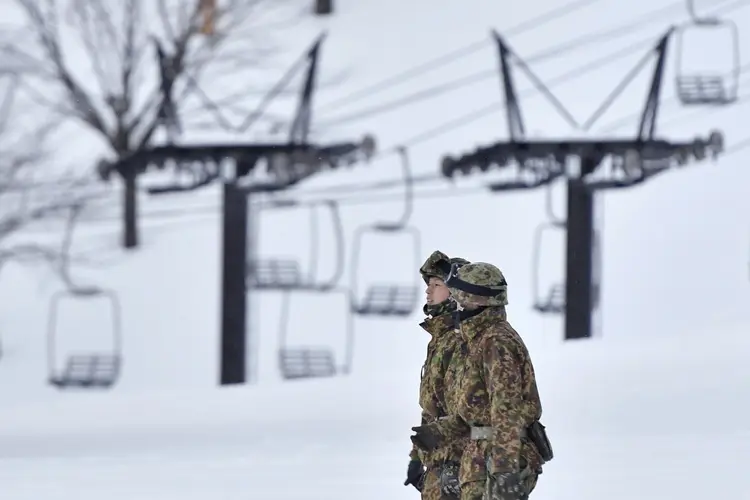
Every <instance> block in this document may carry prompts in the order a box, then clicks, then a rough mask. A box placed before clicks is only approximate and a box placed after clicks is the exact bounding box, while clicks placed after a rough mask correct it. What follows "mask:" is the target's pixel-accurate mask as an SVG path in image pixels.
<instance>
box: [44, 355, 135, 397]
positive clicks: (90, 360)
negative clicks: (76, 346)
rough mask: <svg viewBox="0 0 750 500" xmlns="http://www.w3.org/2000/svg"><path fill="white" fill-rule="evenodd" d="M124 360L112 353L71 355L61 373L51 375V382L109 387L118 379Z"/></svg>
mask: <svg viewBox="0 0 750 500" xmlns="http://www.w3.org/2000/svg"><path fill="white" fill-rule="evenodd" d="M121 362H122V360H121V359H120V356H117V355H112V354H76V355H73V356H70V357H69V358H68V360H67V363H66V365H65V368H64V369H63V371H62V372H61V373H58V374H53V375H52V376H51V377H50V380H49V382H50V384H52V385H54V386H56V387H58V388H61V389H65V388H75V387H78V388H102V389H105V388H109V387H111V386H112V385H114V383H115V382H116V381H117V379H118V376H119V373H120V365H121Z"/></svg>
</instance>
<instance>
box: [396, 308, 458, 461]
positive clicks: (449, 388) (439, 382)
mask: <svg viewBox="0 0 750 500" xmlns="http://www.w3.org/2000/svg"><path fill="white" fill-rule="evenodd" d="M420 326H421V327H422V328H424V329H425V330H426V331H427V332H428V333H430V334H431V335H432V339H430V342H429V344H428V345H427V357H426V359H425V363H424V366H423V367H422V377H421V381H420V384H419V405H420V407H421V408H422V423H423V424H426V423H430V422H436V421H437V420H438V419H439V418H441V417H446V416H448V415H450V414H452V413H454V412H455V411H456V410H457V409H458V401H459V399H458V397H459V393H458V391H457V389H458V384H457V383H456V382H457V377H458V374H459V372H460V368H461V366H462V365H463V362H462V359H463V356H464V355H465V353H466V349H465V346H464V342H463V339H462V338H461V336H460V335H459V334H458V332H456V331H454V322H453V318H452V317H451V314H442V315H440V316H435V317H428V318H426V319H425V320H424V321H423V322H422V323H421V324H420ZM465 440H466V438H465V436H458V437H457V438H455V439H452V440H449V441H448V442H447V443H446V445H445V446H443V447H442V448H441V449H439V450H436V451H433V452H431V453H427V452H424V451H421V450H418V449H417V448H416V447H412V451H411V453H410V455H409V456H410V457H411V458H412V459H419V460H421V461H422V463H424V464H425V465H427V466H428V467H431V466H435V465H438V464H441V463H443V462H445V461H446V460H453V461H456V462H458V461H459V460H460V458H461V454H462V453H463V449H464V446H465Z"/></svg>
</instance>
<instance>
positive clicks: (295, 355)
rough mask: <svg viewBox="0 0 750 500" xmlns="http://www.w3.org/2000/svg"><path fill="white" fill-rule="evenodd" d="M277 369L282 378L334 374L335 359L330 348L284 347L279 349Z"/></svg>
mask: <svg viewBox="0 0 750 500" xmlns="http://www.w3.org/2000/svg"><path fill="white" fill-rule="evenodd" d="M279 369H280V371H281V376H282V377H283V378H284V380H299V379H306V378H320V377H334V376H336V361H335V360H334V356H333V352H331V350H330V349H320V348H318V349H316V348H312V347H298V348H284V349H281V350H280V351H279Z"/></svg>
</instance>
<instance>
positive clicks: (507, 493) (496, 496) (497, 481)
mask: <svg viewBox="0 0 750 500" xmlns="http://www.w3.org/2000/svg"><path fill="white" fill-rule="evenodd" d="M487 486H488V489H489V491H488V492H487V493H488V495H487V498H488V499H489V500H525V499H526V497H527V494H526V488H525V487H524V484H523V481H522V480H521V474H519V473H518V472H502V473H496V474H492V475H490V481H489V482H488V485H487Z"/></svg>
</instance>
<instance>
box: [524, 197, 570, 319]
mask: <svg viewBox="0 0 750 500" xmlns="http://www.w3.org/2000/svg"><path fill="white" fill-rule="evenodd" d="M552 187H553V185H552V184H551V183H550V184H547V188H546V191H545V203H544V205H545V207H544V208H545V211H546V213H547V222H544V223H542V224H539V226H537V228H536V231H535V233H534V249H533V255H532V265H533V268H532V287H533V294H534V299H533V304H532V307H533V308H534V310H536V311H537V312H539V313H542V314H564V313H565V284H564V283H557V284H554V285H552V286H551V287H550V289H549V290H548V291H547V294H546V295H543V294H542V293H541V292H540V290H539V288H540V280H539V270H540V268H541V264H542V255H541V254H542V243H543V241H544V234H545V233H548V232H550V231H559V230H563V231H564V230H565V227H566V225H567V223H566V221H565V218H564V217H558V216H557V215H555V210H554V207H553V203H552Z"/></svg>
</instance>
